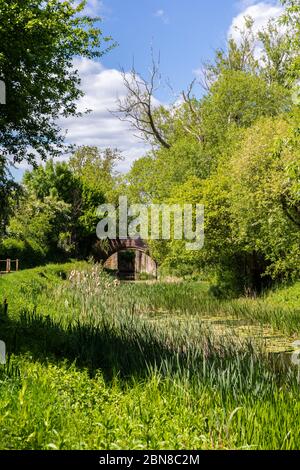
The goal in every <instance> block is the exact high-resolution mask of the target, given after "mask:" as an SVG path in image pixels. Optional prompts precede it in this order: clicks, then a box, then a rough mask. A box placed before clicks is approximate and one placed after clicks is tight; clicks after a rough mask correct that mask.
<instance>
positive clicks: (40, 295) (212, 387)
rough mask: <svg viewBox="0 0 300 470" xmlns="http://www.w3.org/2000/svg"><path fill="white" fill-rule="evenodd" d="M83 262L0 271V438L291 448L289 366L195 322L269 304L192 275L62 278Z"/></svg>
mask: <svg viewBox="0 0 300 470" xmlns="http://www.w3.org/2000/svg"><path fill="white" fill-rule="evenodd" d="M84 267H86V266H85V265H83V264H81V265H64V266H55V265H52V266H47V267H43V268H38V269H34V270H28V271H24V272H20V273H17V274H12V275H10V276H6V277H3V278H1V279H0V299H3V298H7V299H8V302H9V317H8V318H3V317H2V318H1V322H0V338H1V339H4V340H5V341H6V342H7V345H8V350H9V351H10V352H11V353H12V355H11V357H10V361H9V364H8V365H6V366H5V367H4V366H0V448H2V449H3V448H5V449H8V448H14V449H16V448H18V449H21V448H22V449H24V448H25V449H63V448H67V449H71V448H72V449H114V448H121V449H126V448H142V449H147V448H152V449H162V448H165V449H168V448H177V449H184V448H249V447H250V448H252V447H253V448H263V449H267V448H299V445H300V431H299V429H298V424H297V423H298V421H299V419H300V401H299V388H298V384H297V381H296V379H295V374H294V373H293V371H292V370H290V371H288V372H286V371H281V369H278V366H277V365H276V364H275V365H274V364H273V363H272V362H270V360H269V359H268V358H267V357H265V356H264V355H263V354H260V353H257V352H255V351H253V348H252V347H251V345H247V344H243V345H236V344H231V343H230V341H229V340H228V339H226V341H225V340H222V341H221V342H219V341H218V339H217V338H213V336H212V335H211V334H210V332H207V331H206V330H205V329H204V328H203V325H202V322H201V321H199V317H200V320H201V317H202V316H203V315H205V314H209V315H211V314H216V313H217V314H220V315H222V314H224V312H225V313H226V314H232V313H235V314H236V315H241V316H243V315H244V316H248V317H251V316H253V312H254V313H255V312H259V311H262V313H261V314H260V316H259V314H257V317H258V321H262V322H267V321H271V320H272V315H271V312H272V311H273V312H274V310H272V309H270V308H269V307H268V306H265V303H264V302H261V301H259V302H258V303H257V302H256V301H241V302H232V303H231V302H229V303H228V302H227V303H220V302H218V301H214V300H213V299H211V298H210V297H209V295H208V293H207V287H206V286H205V285H201V284H197V283H189V284H185V283H183V284H179V285H177V284H176V285H173V284H170V285H168V284H157V285H147V284H124V285H121V286H116V287H115V286H114V285H113V284H112V283H111V281H110V280H109V279H108V278H106V277H101V282H99V276H98V273H97V272H96V273H95V275H93V276H92V275H91V276H86V277H80V279H79V278H78V279H77V278H76V276H77V275H74V279H75V280H73V281H72V283H70V282H69V281H64V280H62V278H65V277H66V275H67V274H68V273H69V272H70V271H71V270H72V269H73V268H76V269H83V268H84ZM76 279H77V280H76ZM264 309H265V310H264ZM277 311H279V309H278V307H276V310H275V312H277ZM265 312H268V313H267V314H266V313H265ZM169 313H172V315H171V316H170V315H169ZM174 316H175V317H176V318H178V317H180V316H182V317H183V318H186V319H187V321H186V322H182V321H181V322H179V321H178V319H176V320H172V318H173V317H174ZM161 317H164V318H165V323H164V328H162V325H161V323H159V322H157V321H156V319H157V318H161ZM281 317H282V315H281ZM297 318H298V317H297ZM192 319H194V321H193V322H192ZM270 319H271V320H270ZM153 320H155V321H153ZM293 321H294V323H293V325H294V326H293V327H294V328H296V320H295V319H294V320H293ZM288 324H289V325H290V320H289V321H288ZM277 326H278V327H279V328H282V329H283V330H284V329H285V328H286V321H285V320H284V319H283V318H282V319H281V320H280V321H279V322H277Z"/></svg>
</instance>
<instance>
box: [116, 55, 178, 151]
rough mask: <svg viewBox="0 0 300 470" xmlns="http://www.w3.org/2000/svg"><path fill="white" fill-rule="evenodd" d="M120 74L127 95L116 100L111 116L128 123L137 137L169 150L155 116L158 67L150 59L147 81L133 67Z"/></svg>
mask: <svg viewBox="0 0 300 470" xmlns="http://www.w3.org/2000/svg"><path fill="white" fill-rule="evenodd" d="M121 73H122V77H123V82H124V85H125V88H126V91H127V94H126V96H125V97H124V98H123V99H118V106H117V110H116V111H112V114H114V115H116V116H117V117H118V118H119V119H120V120H121V121H125V122H129V123H130V124H131V125H132V126H133V128H134V129H136V130H137V131H138V134H139V135H138V137H141V136H142V138H143V139H144V140H146V141H147V142H151V143H153V141H154V142H157V143H159V144H160V145H162V146H163V147H164V148H167V149H169V148H170V147H171V145H170V143H169V142H168V141H167V138H166V136H165V134H164V132H163V130H162V129H161V126H160V123H159V122H158V119H157V117H156V115H155V98H154V94H155V92H156V91H157V89H158V88H159V85H160V81H161V75H160V72H159V65H158V64H157V63H156V62H155V60H154V59H152V69H151V71H150V79H149V81H148V80H146V79H145V78H143V77H142V76H141V75H139V74H138V73H137V72H136V70H135V68H134V66H133V67H132V70H131V72H130V73H126V72H125V71H124V70H122V71H121Z"/></svg>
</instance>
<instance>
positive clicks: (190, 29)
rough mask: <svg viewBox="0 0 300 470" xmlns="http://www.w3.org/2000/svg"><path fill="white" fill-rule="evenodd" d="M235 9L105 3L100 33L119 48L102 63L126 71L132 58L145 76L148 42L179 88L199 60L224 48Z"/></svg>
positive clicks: (221, 4) (166, 2) (197, 1)
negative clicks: (121, 67) (110, 36)
mask: <svg viewBox="0 0 300 470" xmlns="http://www.w3.org/2000/svg"><path fill="white" fill-rule="evenodd" d="M242 8H243V5H242ZM240 10H241V4H239V3H237V2H236V1H235V0H185V1H184V0H150V1H149V0H142V1H138V0H126V1H121V0H106V3H105V4H104V6H103V14H104V22H103V29H104V31H105V33H109V34H111V35H112V36H113V38H114V39H115V40H116V41H117V42H118V43H119V46H118V47H117V48H116V49H115V50H114V51H113V52H111V53H110V54H108V55H107V56H105V57H103V60H102V63H103V64H104V65H105V66H106V67H108V68H114V67H118V66H119V65H122V66H123V67H124V68H125V69H129V68H130V66H131V64H132V60H133V58H134V60H135V64H136V68H137V69H138V70H139V71H141V73H145V72H146V71H147V68H148V66H149V62H150V48H151V44H153V47H154V50H155V51H156V53H158V52H160V55H161V70H162V74H163V76H165V77H168V78H169V79H170V80H171V82H172V84H173V86H174V88H175V89H176V90H181V89H183V88H185V87H186V85H187V83H188V82H189V81H191V80H192V79H193V77H194V74H193V71H195V70H197V69H199V67H200V65H201V62H202V61H203V60H206V59H208V58H209V57H212V55H213V51H214V49H215V48H217V47H220V46H223V45H224V42H225V40H226V37H227V32H228V30H229V27H230V25H231V23H232V20H233V18H234V17H235V16H236V15H237V14H238V13H239V12H240ZM100 11H101V9H100ZM162 95H164V92H163V91H162Z"/></svg>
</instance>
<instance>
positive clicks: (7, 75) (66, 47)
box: [0, 0, 110, 163]
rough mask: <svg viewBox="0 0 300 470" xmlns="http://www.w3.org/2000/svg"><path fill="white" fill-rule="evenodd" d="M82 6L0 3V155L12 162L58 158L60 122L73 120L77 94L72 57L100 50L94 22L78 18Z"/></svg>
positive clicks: (27, 0) (37, 0) (55, 0)
mask: <svg viewBox="0 0 300 470" xmlns="http://www.w3.org/2000/svg"><path fill="white" fill-rule="evenodd" d="M85 4H86V1H81V2H76V1H75V0H66V1H63V2H62V1H61V0H47V1H43V0H22V2H20V1H19V0H11V1H9V2H7V1H6V0H0V24H1V27H0V78H1V79H2V80H3V81H4V82H5V85H6V95H7V100H6V101H7V104H6V106H1V108H0V154H1V155H2V157H3V158H6V159H13V160H14V161H15V162H20V161H22V160H27V161H29V162H30V163H33V162H35V161H36V158H37V156H38V157H40V158H41V159H44V160H45V159H46V158H48V157H49V156H52V157H54V156H56V155H58V154H59V153H60V152H61V151H62V149H63V148H64V144H63V142H64V135H62V133H61V129H60V128H59V125H58V124H57V120H58V118H60V117H62V116H63V117H67V116H74V115H77V114H78V113H77V111H76V101H77V100H78V98H79V97H80V96H82V92H81V90H80V87H79V85H80V77H79V74H78V71H77V70H75V69H74V67H73V58H74V57H78V56H81V57H87V58H96V57H100V56H101V55H102V54H103V53H104V52H105V50H103V49H100V47H101V45H102V42H107V41H109V40H110V39H109V38H106V37H103V35H102V32H101V30H100V29H99V28H98V27H97V26H96V22H97V19H94V18H90V17H88V16H86V15H83V14H82V12H83V10H84V7H85Z"/></svg>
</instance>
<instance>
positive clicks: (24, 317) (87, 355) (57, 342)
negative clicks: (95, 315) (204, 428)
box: [0, 311, 290, 388]
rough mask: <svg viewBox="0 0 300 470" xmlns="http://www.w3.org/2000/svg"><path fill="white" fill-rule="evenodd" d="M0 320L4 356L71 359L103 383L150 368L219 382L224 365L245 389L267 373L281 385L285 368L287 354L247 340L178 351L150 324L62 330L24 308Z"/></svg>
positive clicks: (206, 340)
mask: <svg viewBox="0 0 300 470" xmlns="http://www.w3.org/2000/svg"><path fill="white" fill-rule="evenodd" d="M0 318H1V321H0V337H1V340H3V341H5V343H6V347H7V351H8V353H9V354H12V353H13V354H16V355H18V354H24V353H29V354H30V355H31V356H32V358H33V359H34V360H37V361H39V362H49V361H51V362H55V363H57V362H59V361H62V360H64V361H65V360H67V361H69V362H70V363H74V362H75V363H76V366H77V367H78V368H85V369H87V370H88V371H89V373H90V376H91V377H93V376H94V375H95V373H96V372H97V371H99V370H100V371H101V372H102V373H103V376H104V378H105V379H106V381H107V382H111V380H112V379H113V378H114V377H116V376H118V377H120V378H121V379H123V380H124V379H132V378H137V379H140V378H144V377H146V376H147V375H148V374H149V369H152V368H155V369H159V370H160V371H161V372H163V373H167V374H168V375H170V373H171V374H173V373H175V374H177V373H182V372H184V373H185V372H188V374H189V376H190V377H191V376H192V375H194V374H195V373H196V375H197V377H198V378H199V379H200V380H203V379H205V375H207V374H208V375H211V376H215V379H214V380H216V381H217V382H218V377H220V376H222V374H223V372H224V370H225V369H227V368H228V367H229V369H230V370H232V374H233V375H236V372H237V370H238V371H239V372H238V374H239V376H240V378H239V382H241V380H242V382H243V384H242V385H243V387H246V388H247V387H248V386H249V387H250V386H251V384H250V382H252V381H253V380H254V381H255V380H257V381H258V382H259V381H260V380H261V377H262V376H263V375H265V373H266V371H269V372H270V373H271V374H274V373H275V377H276V382H278V384H280V383H285V381H286V373H287V372H288V371H290V357H288V356H284V355H271V356H269V357H265V356H261V355H260V354H257V353H256V352H255V351H254V350H253V349H252V346H251V344H250V345H248V347H246V348H245V350H242V349H240V348H237V349H236V348H235V346H234V344H232V345H231V346H230V347H228V348H227V346H224V347H223V348H222V347H221V348H217V347H215V345H214V344H213V343H212V342H211V341H210V338H209V337H208V338H204V340H203V341H202V342H201V338H199V345H198V346H197V347H196V346H191V348H187V349H186V348H183V349H181V348H180V347H177V345H176V344H173V345H170V344H169V345H168V344H167V342H166V341H165V340H164V339H163V338H160V337H159V336H158V335H157V332H156V331H154V330H152V328H151V327H149V325H148V326H143V325H139V326H138V327H136V326H135V325H134V324H132V325H130V323H124V325H123V328H120V327H116V326H114V325H113V324H111V323H110V322H109V321H107V322H105V321H104V322H102V323H101V324H100V325H85V324H80V323H76V324H73V325H69V326H68V327H65V328H64V327H62V325H61V324H60V323H58V322H55V321H54V320H53V319H51V318H50V317H49V316H47V317H44V316H41V315H39V314H37V313H36V312H35V311H33V312H28V311H24V312H23V313H21V315H20V317H19V319H18V320H14V319H10V318H9V317H3V315H2V316H1V317H0ZM204 357H205V362H207V364H206V366H205V367H203V361H204ZM251 368H252V369H251ZM203 374H204V375H203ZM249 380H250V381H249ZM240 385H241V384H240Z"/></svg>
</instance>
